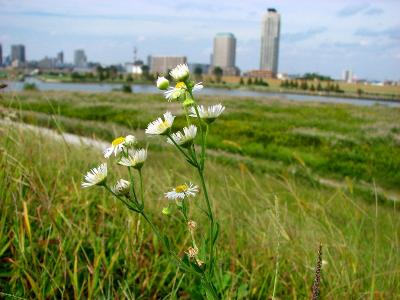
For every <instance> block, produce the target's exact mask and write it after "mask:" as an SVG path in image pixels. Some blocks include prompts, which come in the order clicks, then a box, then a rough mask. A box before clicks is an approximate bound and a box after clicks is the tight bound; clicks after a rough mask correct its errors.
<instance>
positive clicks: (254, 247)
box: [0, 127, 400, 299]
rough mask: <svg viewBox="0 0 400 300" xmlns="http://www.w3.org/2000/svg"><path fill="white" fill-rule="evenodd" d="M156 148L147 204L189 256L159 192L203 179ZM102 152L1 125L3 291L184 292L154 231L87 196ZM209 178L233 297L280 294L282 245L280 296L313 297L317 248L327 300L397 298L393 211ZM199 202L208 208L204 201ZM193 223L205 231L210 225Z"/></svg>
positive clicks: (316, 190)
mask: <svg viewBox="0 0 400 300" xmlns="http://www.w3.org/2000/svg"><path fill="white" fill-rule="evenodd" d="M155 142H156V141H154V140H150V149H149V150H150V156H149V159H148V163H147V164H146V165H145V168H144V174H145V182H146V185H145V186H146V203H147V207H148V209H149V211H150V212H151V214H152V215H153V217H154V218H155V219H156V221H157V223H158V224H160V225H161V226H162V227H163V228H164V230H166V231H167V232H169V233H170V235H171V236H174V237H175V238H176V245H177V247H178V248H179V249H180V253H183V250H184V249H185V247H187V245H188V241H187V240H186V238H185V236H184V235H183V230H182V226H181V225H179V222H177V221H176V220H174V219H173V218H169V217H165V216H163V215H162V214H161V213H160V211H161V208H162V207H163V205H165V202H164V200H162V193H163V192H164V191H166V190H167V189H169V188H170V187H171V186H175V185H177V184H179V183H181V182H182V181H184V180H185V181H186V180H192V181H194V182H197V178H196V177H195V176H194V174H193V173H191V172H190V171H188V168H187V166H186V164H184V163H183V162H182V161H181V160H180V159H179V158H178V157H177V155H176V152H175V151H173V149H171V148H169V147H167V148H162V149H160V148H159V147H153V143H155ZM160 150H161V151H160ZM99 152H100V151H94V150H93V149H87V148H78V147H74V146H66V145H65V144H61V143H55V142H53V141H52V140H49V139H48V138H46V137H43V136H37V135H35V134H32V132H29V131H17V130H14V129H12V128H6V127H2V128H1V132H0V153H1V156H0V157H1V158H0V165H1V168H0V197H1V199H2V201H1V203H0V206H1V211H2V214H1V216H0V233H1V234H0V251H1V252H0V276H1V277H0V291H1V292H3V293H9V294H13V295H16V296H22V297H27V298H36V299H40V298H53V297H54V298H61V297H64V298H74V297H75V298H77V297H81V298H90V297H92V298H101V297H105V298H116V297H117V296H118V297H120V298H121V297H122V298H134V295H136V296H137V297H138V299H149V298H152V299H155V298H162V296H166V295H167V294H168V292H169V291H170V290H171V287H172V286H174V285H175V286H176V283H177V280H176V278H175V277H174V274H175V268H174V267H173V266H171V265H170V264H168V262H167V261H166V260H165V259H164V258H163V256H162V254H161V253H160V247H159V245H158V243H157V241H156V240H154V237H153V236H152V235H151V234H149V228H147V226H146V225H145V224H144V223H143V222H141V221H140V220H138V219H137V217H136V216H134V215H132V214H130V213H129V212H128V211H127V210H126V209H125V208H124V207H123V206H122V205H121V204H120V203H118V202H116V201H115V200H114V199H112V198H111V197H109V196H108V195H106V193H104V192H101V191H99V190H84V191H82V190H81V189H80V188H79V182H80V180H81V178H82V173H83V171H85V170H87V169H88V168H89V167H93V166H94V165H97V164H98V162H99V161H100V160H102V159H101V153H99ZM207 170H208V171H207V178H208V182H209V187H210V194H211V197H212V199H213V202H214V204H215V208H216V211H217V214H218V217H219V219H220V220H221V226H222V236H221V240H220V242H219V248H220V249H221V250H220V252H221V256H222V259H221V262H220V263H221V278H224V280H222V281H224V282H225V284H220V286H221V287H222V289H223V291H224V299H234V298H235V297H237V296H238V295H239V296H240V297H238V298H239V299H243V298H252V299H265V298H266V297H267V296H268V295H271V293H272V283H273V274H274V272H275V260H276V255H277V246H278V241H280V248H279V252H278V253H279V259H280V270H279V274H280V275H279V279H278V286H277V294H278V295H279V297H280V298H281V299H297V298H298V299H303V298H307V297H308V295H309V291H310V286H311V283H312V279H313V268H314V265H315V259H316V250H317V246H318V243H319V242H322V244H323V251H324V254H323V259H324V260H325V261H326V262H327V264H326V265H324V267H323V281H322V297H323V298H324V299H354V298H362V297H367V296H368V294H369V293H374V294H375V297H376V298H377V299H394V298H395V297H397V296H400V295H399V294H398V291H399V290H400V276H399V271H400V270H399V269H398V266H399V264H400V258H399V256H398V249H399V246H400V242H399V234H400V231H399V228H400V227H399V219H398V210H397V209H396V208H395V207H388V206H375V204H369V203H368V201H364V200H365V199H360V197H357V196H355V195H352V194H351V193H348V192H345V191H342V190H340V189H338V190H334V189H324V188H322V187H321V186H318V185H315V184H313V183H310V182H309V181H305V180H299V179H298V178H296V177H294V176H292V175H291V173H290V172H286V175H285V174H282V175H281V177H280V178H276V177H272V176H270V175H267V174H263V175H260V174H258V175H257V176H255V174H254V173H252V172H250V171H249V170H248V169H247V168H246V167H245V166H244V165H242V164H239V165H228V166H227V165H225V164H223V165H222V164H220V163H219V162H218V161H216V160H215V159H211V161H210V162H209V163H208V165H207ZM122 171H123V169H121V168H118V167H116V166H113V168H112V174H113V175H112V177H113V179H112V181H113V180H114V179H115V178H116V177H117V176H121V175H122V176H126V174H124V173H123V172H122ZM117 174H118V175H117ZM275 199H277V200H275ZM370 200H371V201H372V202H373V203H374V199H370ZM24 202H25V203H26V207H27V210H26V212H25V213H24V209H23V203H24ZM194 203H195V205H202V204H201V203H202V200H201V198H199V199H197V200H195V202H194ZM276 211H278V212H279V214H278V215H279V216H277V214H276ZM193 217H194V219H195V220H196V221H198V223H199V225H200V232H199V234H201V232H202V230H203V228H202V224H203V221H202V220H203V218H202V216H200V215H199V214H195V215H194V216H193ZM231 272H233V273H234V274H235V275H233V274H232V273H231ZM180 276H181V274H178V279H179V278H180ZM195 286H196V285H195V284H194V283H193V282H191V281H190V279H188V278H184V279H183V281H182V284H181V288H183V289H185V290H188V291H189V293H183V292H181V291H180V292H179V294H180V295H181V297H183V298H184V297H186V298H190V299H196V298H197V296H196V290H195Z"/></svg>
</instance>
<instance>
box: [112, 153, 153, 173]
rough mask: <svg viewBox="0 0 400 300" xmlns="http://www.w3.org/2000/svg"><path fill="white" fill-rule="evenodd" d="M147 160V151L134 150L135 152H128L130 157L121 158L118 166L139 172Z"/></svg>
mask: <svg viewBox="0 0 400 300" xmlns="http://www.w3.org/2000/svg"><path fill="white" fill-rule="evenodd" d="M146 159H147V150H146V149H140V150H133V151H128V157H125V156H124V157H121V159H120V161H119V162H118V164H120V165H122V166H126V167H132V168H135V169H138V170H139V169H140V168H141V167H142V166H143V164H144V162H145V160H146Z"/></svg>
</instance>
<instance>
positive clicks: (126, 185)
mask: <svg viewBox="0 0 400 300" xmlns="http://www.w3.org/2000/svg"><path fill="white" fill-rule="evenodd" d="M130 187H131V183H130V182H129V181H127V180H125V179H120V180H118V181H117V183H116V184H115V185H114V186H113V187H112V189H111V190H112V191H113V193H114V194H116V195H117V196H129V190H130Z"/></svg>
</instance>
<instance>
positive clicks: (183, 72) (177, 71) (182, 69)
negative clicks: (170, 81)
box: [169, 64, 189, 81]
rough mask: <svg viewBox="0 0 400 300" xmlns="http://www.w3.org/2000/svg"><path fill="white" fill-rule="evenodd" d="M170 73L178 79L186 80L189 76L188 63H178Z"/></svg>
mask: <svg viewBox="0 0 400 300" xmlns="http://www.w3.org/2000/svg"><path fill="white" fill-rule="evenodd" d="M169 74H170V75H171V76H172V78H174V79H175V80H176V81H186V80H187V79H188V78H189V68H188V66H187V64H181V65H177V66H176V67H175V68H174V69H172V70H171V72H169Z"/></svg>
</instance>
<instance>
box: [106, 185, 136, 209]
mask: <svg viewBox="0 0 400 300" xmlns="http://www.w3.org/2000/svg"><path fill="white" fill-rule="evenodd" d="M104 188H105V189H106V190H107V191H109V192H110V193H111V194H112V195H114V197H115V198H117V199H118V200H119V201H121V202H122V203H124V204H125V205H126V206H127V207H128V208H129V209H130V210H133V211H135V212H139V210H138V209H137V208H135V207H133V206H132V205H131V204H130V203H129V202H127V201H125V200H124V199H122V198H121V197H120V196H118V195H117V194H115V193H114V192H113V191H112V189H110V188H109V187H108V185H106V184H105V185H104Z"/></svg>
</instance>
